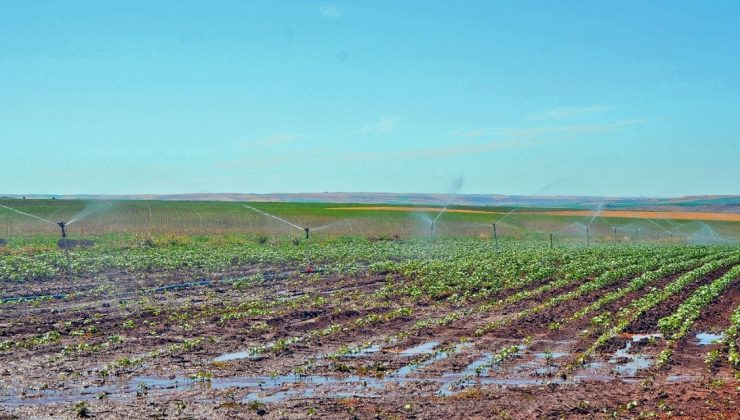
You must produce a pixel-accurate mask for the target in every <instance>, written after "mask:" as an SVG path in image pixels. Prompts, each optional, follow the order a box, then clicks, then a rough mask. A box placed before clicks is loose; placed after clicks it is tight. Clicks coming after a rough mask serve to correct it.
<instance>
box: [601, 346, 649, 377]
mask: <svg viewBox="0 0 740 420" xmlns="http://www.w3.org/2000/svg"><path fill="white" fill-rule="evenodd" d="M638 341H639V340H638ZM633 342H634V339H633V341H628V342H627V345H625V346H624V347H623V348H621V349H619V350H617V351H616V352H614V355H613V356H612V357H611V359H609V361H608V363H610V364H612V365H614V371H615V372H616V373H618V374H619V375H621V376H626V377H635V376H636V375H637V371H639V370H641V369H646V368H649V367H650V366H652V365H653V360H652V359H651V358H648V357H646V356H643V355H640V354H636V355H635V354H631V353H630V349H631V348H632V343H633Z"/></svg>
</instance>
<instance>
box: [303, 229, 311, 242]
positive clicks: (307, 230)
mask: <svg viewBox="0 0 740 420" xmlns="http://www.w3.org/2000/svg"><path fill="white" fill-rule="evenodd" d="M303 230H305V231H306V239H308V232H309V231H310V230H311V229H309V228H303Z"/></svg>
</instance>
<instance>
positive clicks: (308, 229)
mask: <svg viewBox="0 0 740 420" xmlns="http://www.w3.org/2000/svg"><path fill="white" fill-rule="evenodd" d="M243 206H244V207H246V208H248V209H250V210H254V211H256V212H257V213H259V214H262V215H264V216H267V217H271V218H273V219H275V220H278V221H280V222H283V223H285V224H287V225H289V226H293V227H294V228H296V229H298V230H302V231H304V232H306V239H309V237H310V232H311V230H312V229H311V228H309V227H300V226H298V225H296V224H294V223H290V222H289V221H287V220H285V219H281V218H279V217H277V216H275V215H273V214H270V213H267V212H266V211H262V210H260V209H257V208H254V207H252V206H248V205H246V204H243ZM333 224H334V223H331V224H328V225H324V226H319V227H318V228H316V229H313V230H319V229H323V228H326V227H329V226H331V225H333Z"/></svg>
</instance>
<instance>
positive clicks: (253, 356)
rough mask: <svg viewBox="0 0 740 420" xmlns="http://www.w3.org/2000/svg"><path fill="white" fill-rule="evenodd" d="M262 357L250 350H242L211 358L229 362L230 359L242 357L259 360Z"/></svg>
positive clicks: (240, 358) (216, 360)
mask: <svg viewBox="0 0 740 420" xmlns="http://www.w3.org/2000/svg"><path fill="white" fill-rule="evenodd" d="M262 358H264V356H262V355H261V354H255V353H254V352H252V351H249V350H244V351H236V352H234V353H224V354H222V355H220V356H218V357H216V358H214V359H213V361H214V362H230V361H232V360H242V359H248V360H260V359H262Z"/></svg>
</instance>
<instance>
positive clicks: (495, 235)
mask: <svg viewBox="0 0 740 420" xmlns="http://www.w3.org/2000/svg"><path fill="white" fill-rule="evenodd" d="M493 243H494V244H495V246H496V250H497V251H498V235H497V234H496V224H495V223H494V224H493Z"/></svg>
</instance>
